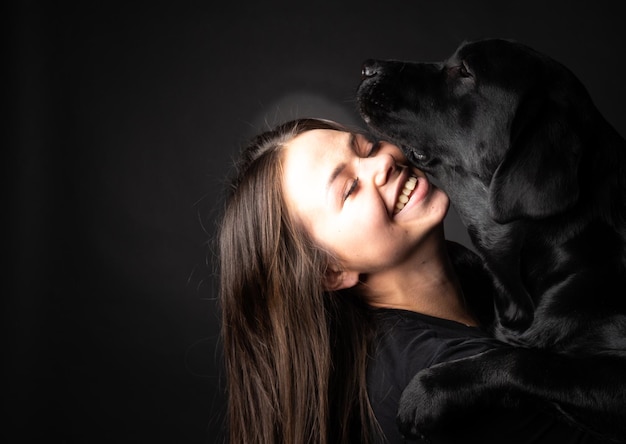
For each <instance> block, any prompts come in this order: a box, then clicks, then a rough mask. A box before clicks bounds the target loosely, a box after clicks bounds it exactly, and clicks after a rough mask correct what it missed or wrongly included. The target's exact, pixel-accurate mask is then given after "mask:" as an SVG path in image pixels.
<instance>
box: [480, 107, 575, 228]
mask: <svg viewBox="0 0 626 444" xmlns="http://www.w3.org/2000/svg"><path fill="white" fill-rule="evenodd" d="M531 109H532V111H530V110H531ZM517 115H518V116H525V117H518V118H516V119H517V120H516V121H514V122H513V126H512V131H511V142H510V146H509V149H508V151H507V153H506V154H505V157H504V160H503V161H502V162H501V163H500V165H499V166H498V168H497V169H496V172H495V173H494V175H493V178H492V180H491V184H490V186H489V204H490V208H491V212H492V214H491V215H492V217H493V218H494V220H495V221H497V222H499V223H506V222H511V221H513V220H515V219H520V218H524V219H527V218H530V219H541V218H544V217H548V216H551V215H554V214H558V213H560V212H562V211H564V210H566V209H568V208H570V207H571V206H572V205H573V204H575V203H576V202H577V200H578V194H579V187H578V167H579V163H580V158H581V154H582V143H583V141H582V136H581V122H580V120H579V119H577V118H574V115H573V112H572V111H569V112H568V111H566V107H565V106H564V105H559V104H558V103H556V102H555V101H549V102H544V103H543V104H542V106H541V107H540V109H537V108H536V107H535V106H530V105H527V107H526V109H524V107H523V105H522V107H521V108H520V109H519V110H518V113H517Z"/></svg>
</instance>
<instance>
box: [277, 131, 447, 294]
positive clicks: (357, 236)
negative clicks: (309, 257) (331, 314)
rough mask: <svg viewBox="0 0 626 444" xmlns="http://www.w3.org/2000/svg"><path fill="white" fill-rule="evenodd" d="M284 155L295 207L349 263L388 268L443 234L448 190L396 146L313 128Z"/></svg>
mask: <svg viewBox="0 0 626 444" xmlns="http://www.w3.org/2000/svg"><path fill="white" fill-rule="evenodd" d="M283 162H284V163H283V171H284V173H283V174H284V176H283V186H284V192H285V199H286V202H287V207H288V211H289V212H290V213H291V214H292V215H294V216H295V217H296V218H298V219H299V220H300V221H302V222H303V223H304V225H305V227H306V229H307V230H308V231H309V233H310V234H311V235H312V237H313V239H314V240H315V241H316V242H318V243H319V244H320V245H321V246H323V247H325V248H327V249H328V250H329V251H330V252H332V253H333V254H334V255H336V256H337V258H338V259H339V262H340V265H341V267H342V269H346V270H350V271H353V272H357V273H359V274H362V273H365V274H371V273H376V272H379V271H384V270H388V269H389V268H390V267H395V266H399V265H401V264H402V263H405V262H406V261H408V260H412V259H415V257H414V256H415V253H416V250H418V249H419V248H418V247H419V245H420V243H422V242H424V240H425V239H428V238H429V237H432V236H434V235H437V236H441V234H442V228H441V227H442V225H443V224H442V221H443V219H444V217H445V215H446V212H447V210H448V206H449V200H448V197H447V195H446V194H445V193H444V192H443V191H441V190H440V189H438V188H437V187H435V186H434V185H433V184H431V183H430V182H429V181H428V179H427V178H426V175H425V174H424V173H422V172H421V171H420V170H417V169H415V168H410V167H408V166H407V165H406V158H405V157H404V155H403V154H402V152H401V151H400V150H399V149H398V147H396V146H395V145H391V144H389V143H386V142H380V143H378V144H374V143H372V142H371V141H370V140H368V139H367V138H366V137H365V136H363V135H360V134H351V133H348V132H342V131H334V130H323V129H322V130H312V131H308V132H305V133H303V134H300V135H298V136H297V137H295V138H294V139H293V140H292V141H291V142H289V143H288V144H287V146H286V148H285V151H284V160H283ZM402 196H404V197H402ZM400 207H402V208H400ZM434 233H436V234H434ZM346 286H347V285H346Z"/></svg>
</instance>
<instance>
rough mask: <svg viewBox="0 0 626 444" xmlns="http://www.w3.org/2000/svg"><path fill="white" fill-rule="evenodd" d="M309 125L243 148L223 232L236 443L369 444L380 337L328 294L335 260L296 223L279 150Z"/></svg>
mask: <svg viewBox="0 0 626 444" xmlns="http://www.w3.org/2000/svg"><path fill="white" fill-rule="evenodd" d="M313 129H331V130H340V131H345V130H347V129H346V128H344V127H343V126H341V125H338V124H336V123H334V122H331V121H326V120H319V119H299V120H294V121H290V122H287V123H284V124H282V125H279V126H278V127H276V128H275V129H273V130H271V131H268V132H266V133H263V134H261V135H259V136H257V137H256V138H255V139H254V140H252V142H251V143H250V144H249V145H248V147H247V148H246V149H245V150H244V151H243V152H242V154H241V158H240V161H239V163H238V164H237V174H236V175H235V177H234V178H233V180H232V183H231V187H230V189H229V194H228V196H227V199H226V205H225V208H224V214H223V218H222V222H221V225H220V231H219V237H218V240H219V258H220V304H221V315H222V340H223V346H224V357H225V369H226V376H227V398H228V410H227V426H228V436H229V441H230V443H231V444H240V443H244V444H252V443H294V444H296V443H297V444H300V443H347V442H367V441H368V440H369V436H370V431H371V430H372V429H373V424H375V421H374V420H373V414H372V412H371V407H370V405H369V401H368V397H367V391H366V367H367V355H368V349H369V344H370V342H371V338H372V335H373V329H372V326H371V325H372V324H371V322H370V317H369V312H368V309H367V307H366V305H365V304H364V303H363V302H362V300H361V299H360V298H359V297H358V296H357V295H355V294H352V293H353V292H350V291H343V292H336V293H333V294H330V293H327V292H325V290H324V287H323V282H324V275H325V272H326V269H327V267H328V266H329V265H330V264H331V263H332V262H333V257H332V256H331V255H330V254H329V253H328V252H327V251H324V250H323V249H322V248H319V247H318V246H317V245H315V243H314V242H312V240H311V238H310V236H309V235H308V234H307V232H306V231H305V230H304V229H303V228H302V226H301V225H300V224H299V223H298V222H297V221H296V220H294V218H292V217H290V215H289V213H288V212H287V211H286V206H285V203H284V199H283V194H282V147H283V146H284V144H285V143H288V142H289V141H290V140H291V139H293V138H294V137H295V136H297V135H298V134H301V133H303V132H305V131H309V130H313Z"/></svg>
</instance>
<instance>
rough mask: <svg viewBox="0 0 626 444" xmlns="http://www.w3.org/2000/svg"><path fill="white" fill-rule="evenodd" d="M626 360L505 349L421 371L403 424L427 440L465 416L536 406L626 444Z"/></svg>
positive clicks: (404, 402)
mask: <svg viewBox="0 0 626 444" xmlns="http://www.w3.org/2000/svg"><path fill="white" fill-rule="evenodd" d="M625 375H626V361H625V360H624V359H623V358H621V357H609V356H594V357H588V358H572V357H568V356H561V355H556V354H553V353H548V352H544V351H540V350H534V349H524V348H518V347H503V348H498V349H494V350H490V351H487V352H484V353H482V354H479V355H476V356H472V357H469V358H465V359H460V360H457V361H451V362H447V363H443V364H438V365H435V366H433V367H430V368H428V369H425V370H422V371H421V372H419V373H418V374H417V375H416V376H415V377H414V378H413V379H412V380H411V382H410V383H409V385H408V386H407V387H406V389H405V390H404V392H403V394H402V398H401V400H400V406H399V410H398V425H399V427H400V429H401V431H402V433H404V434H405V435H406V436H408V437H413V438H415V437H422V436H424V435H426V436H427V435H428V434H429V433H430V432H432V431H436V430H440V429H441V428H443V427H444V426H445V425H446V424H451V423H452V424H453V423H454V421H456V420H457V419H459V418H461V417H466V416H467V415H468V414H475V413H476V412H479V411H481V410H485V409H493V408H499V407H507V408H508V407H515V406H517V405H518V404H519V403H521V402H529V401H530V402H534V403H539V404H541V405H542V406H543V407H546V408H548V407H550V408H553V409H554V410H555V411H557V412H560V413H562V414H563V417H564V420H568V421H570V422H573V423H575V424H577V425H578V426H580V427H582V428H586V429H588V430H590V431H592V432H594V433H596V434H598V435H601V436H603V437H605V438H606V439H607V442H626V376H625Z"/></svg>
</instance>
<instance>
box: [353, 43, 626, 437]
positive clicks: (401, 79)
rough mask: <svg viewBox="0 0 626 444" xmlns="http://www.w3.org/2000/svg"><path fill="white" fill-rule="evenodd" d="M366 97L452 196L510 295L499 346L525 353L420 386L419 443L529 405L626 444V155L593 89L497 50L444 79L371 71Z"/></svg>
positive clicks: (481, 53)
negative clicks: (551, 409)
mask: <svg viewBox="0 0 626 444" xmlns="http://www.w3.org/2000/svg"><path fill="white" fill-rule="evenodd" d="M599 69H600V68H599ZM357 97H358V103H359V110H360V113H361V115H362V117H363V118H364V120H365V121H366V122H367V124H368V126H369V127H370V128H371V129H372V131H373V132H374V133H377V134H378V135H379V136H380V137H383V138H385V139H388V140H391V141H392V142H394V143H396V144H397V145H398V146H400V147H401V148H402V150H403V151H404V152H405V154H406V155H407V157H408V158H409V160H410V161H411V162H412V163H413V164H415V165H416V166H417V167H419V168H421V169H422V170H424V171H426V172H427V173H429V174H431V175H432V176H434V177H435V178H436V179H437V180H438V181H439V183H440V184H441V187H442V188H443V189H444V190H445V191H446V192H447V193H448V194H449V195H450V198H451V201H452V203H453V205H454V207H455V209H456V210H457V211H458V213H459V215H460V217H461V219H462V221H463V223H464V224H465V226H466V227H467V229H468V232H469V235H470V237H471V239H472V242H473V244H474V246H475V248H476V250H477V251H478V252H479V254H480V255H481V257H482V258H483V260H484V261H485V264H486V266H487V268H488V269H489V270H490V271H491V273H492V275H493V276H494V279H495V287H496V289H497V291H496V297H495V301H494V303H495V312H496V321H495V323H494V325H493V331H494V334H495V335H496V336H497V337H498V338H500V339H501V340H503V341H505V342H508V343H510V344H512V345H514V346H515V347H506V348H503V349H502V350H494V351H490V352H487V353H484V354H482V355H479V356H476V357H472V358H469V359H465V360H460V361H456V362H453V363H447V364H443V365H440V366H437V367H432V368H430V369H427V370H425V371H423V372H420V373H419V374H418V375H417V376H416V377H415V378H414V379H413V381H412V382H411V384H410V385H409V386H408V387H407V389H406V390H405V393H404V396H403V399H402V402H401V406H400V412H399V421H400V423H401V426H402V428H403V430H404V431H406V432H411V433H413V434H418V433H421V432H424V431H428V430H430V429H433V428H435V427H437V426H438V425H440V424H442V421H443V420H444V419H445V416H446V413H447V412H455V411H462V410H464V409H470V408H472V407H475V406H478V405H480V404H481V403H486V402H493V400H494V399H501V398H505V397H509V396H510V395H511V394H513V395H517V394H519V395H520V396H524V395H526V396H531V397H533V396H536V397H538V398H539V397H540V398H542V399H545V400H547V401H549V402H551V403H554V405H556V406H558V407H557V408H558V409H559V411H561V412H562V413H563V414H564V415H566V416H567V417H568V418H570V419H571V420H572V421H575V422H576V423H578V424H581V425H584V426H585V427H588V428H590V429H592V430H594V431H595V432H597V433H599V434H601V435H603V436H605V437H606V438H607V439H615V440H618V441H620V440H622V441H626V271H625V267H626V141H625V140H624V138H623V137H622V136H620V135H619V134H618V133H617V131H616V130H615V129H614V128H613V127H612V126H611V125H610V124H609V123H608V122H607V121H606V119H605V118H604V117H603V116H602V115H601V113H600V112H599V111H598V109H597V108H596V107H595V105H594V104H593V102H592V100H591V98H590V97H589V94H588V93H587V91H586V89H585V87H584V86H583V85H582V84H581V82H580V81H579V80H578V79H577V78H576V76H574V75H573V74H572V73H571V72H570V70H568V69H567V68H566V67H564V66H563V65H561V64H560V63H558V62H556V61H555V60H553V59H551V58H549V57H547V56H545V55H542V54H540V53H538V52H536V51H534V50H533V49H531V48H529V47H527V46H524V45H521V44H519V43H516V42H512V41H508V40H499V39H492V40H482V41H476V42H470V43H464V44H462V45H461V46H460V47H459V48H458V49H457V51H456V52H455V53H454V55H452V57H450V58H449V59H448V60H446V61H444V62H441V63H415V62H400V61H373V60H370V61H367V62H366V63H365V64H364V66H363V73H362V82H361V85H360V86H359V90H358V95H357Z"/></svg>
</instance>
